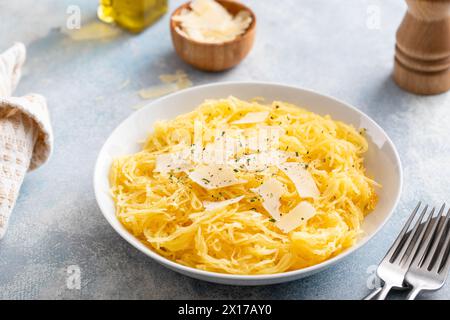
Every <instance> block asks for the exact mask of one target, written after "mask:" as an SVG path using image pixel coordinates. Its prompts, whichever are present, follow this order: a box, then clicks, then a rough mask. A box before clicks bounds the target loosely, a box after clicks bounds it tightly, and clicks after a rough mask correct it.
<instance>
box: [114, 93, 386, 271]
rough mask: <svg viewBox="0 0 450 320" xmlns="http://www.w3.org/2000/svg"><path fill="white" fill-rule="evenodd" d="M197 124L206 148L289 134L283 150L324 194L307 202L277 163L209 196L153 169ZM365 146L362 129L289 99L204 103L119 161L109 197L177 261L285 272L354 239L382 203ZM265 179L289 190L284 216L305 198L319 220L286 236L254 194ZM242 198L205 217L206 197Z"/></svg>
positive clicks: (134, 228)
mask: <svg viewBox="0 0 450 320" xmlns="http://www.w3.org/2000/svg"><path fill="white" fill-rule="evenodd" d="M264 111H265V112H268V117H267V118H266V119H265V121H264V122H263V123H258V124H256V123H255V124H250V123H249V124H244V125H234V124H232V122H233V121H235V120H237V119H240V118H242V116H243V115H245V114H247V113H250V112H264ZM196 121H197V122H200V123H201V125H202V128H203V136H202V139H203V141H204V142H205V143H206V142H213V141H215V139H217V138H218V137H217V131H218V129H223V128H231V129H233V128H234V129H242V128H244V129H252V128H253V129H254V128H257V127H258V126H261V125H263V126H273V127H281V128H283V129H284V131H283V133H282V135H281V136H280V139H279V144H278V149H279V150H280V151H282V152H286V153H289V154H290V155H291V157H292V158H291V160H290V161H297V162H302V163H304V164H306V168H307V170H308V172H309V173H310V174H311V176H312V177H313V179H314V181H315V183H316V185H317V188H318V189H319V191H320V196H319V197H317V198H314V199H313V198H310V199H305V198H302V197H301V195H299V194H298V192H297V191H296V187H295V185H294V184H293V182H292V181H291V180H290V179H289V178H288V177H287V176H286V175H285V174H284V173H283V172H282V171H281V170H279V169H278V168H277V167H276V166H270V167H269V168H267V169H266V170H261V171H257V172H251V171H242V170H240V171H239V172H236V177H237V178H239V179H243V180H245V181H246V182H245V183H241V184H235V185H231V186H228V187H223V188H217V189H212V190H208V189H205V188H203V187H202V186H200V185H198V184H197V183H195V182H194V181H192V180H191V179H190V178H189V176H188V175H187V173H186V171H181V172H171V173H159V172H155V171H154V169H155V166H156V158H157V156H158V155H160V154H165V153H170V152H174V151H177V150H179V149H180V146H182V145H189V144H191V143H192V141H194V127H195V123H196ZM367 149H368V143H367V141H366V138H365V137H364V132H363V131H361V132H359V131H357V130H356V129H355V128H354V127H352V126H350V125H347V124H344V123H342V122H339V121H334V120H332V119H331V117H329V116H320V115H317V114H315V113H313V112H310V111H307V110H305V109H301V108H298V107H297V106H294V105H292V104H289V103H285V102H280V101H275V102H273V103H271V104H263V103H262V102H257V101H242V100H239V99H236V98H234V97H230V98H227V99H220V100H207V101H205V102H204V103H203V104H201V105H200V106H199V107H198V108H197V109H195V110H194V111H192V112H190V113H188V114H184V115H181V116H178V117H177V118H175V119H173V120H168V121H159V122H157V123H156V124H155V125H154V131H153V133H152V134H150V136H149V137H148V139H147V141H146V142H145V143H144V146H143V149H142V151H140V152H138V153H136V154H131V155H127V156H122V157H120V158H117V159H115V160H114V162H113V164H112V167H111V171H110V184H111V193H112V196H113V198H114V201H115V205H116V212H117V217H118V219H119V220H120V222H121V223H122V224H123V225H124V226H125V228H126V229H127V230H129V231H130V232H131V233H132V234H133V235H134V236H136V237H137V238H139V239H140V240H141V241H142V242H143V243H145V244H146V245H147V246H148V247H149V248H151V249H152V250H154V251H155V252H157V253H158V254H160V255H162V256H164V257H166V258H168V259H170V260H172V261H175V262H177V263H180V264H183V265H186V266H190V267H194V268H197V269H202V270H207V271H214V272H221V273H230V274H246V275H256V274H273V273H280V272H285V271H291V270H296V269H301V268H305V267H308V266H312V265H315V264H318V263H320V262H323V261H325V260H327V259H330V258H331V257H334V256H336V255H338V254H339V253H341V252H342V251H344V250H345V249H347V248H349V247H351V246H352V245H353V244H354V243H355V241H356V239H357V237H358V236H359V235H360V233H361V227H360V226H361V223H362V221H363V220H364V217H365V215H367V214H368V213H369V212H370V211H372V210H373V209H374V207H375V205H376V202H377V196H376V193H375V186H378V185H377V183H376V182H375V181H374V180H372V179H370V178H369V177H367V175H366V172H365V168H364V163H363V155H364V153H365V152H366V151H367ZM236 171H237V170H236ZM268 178H276V179H277V180H279V181H280V182H281V183H282V184H283V185H285V186H286V192H285V193H284V194H283V195H282V196H281V198H280V212H281V214H282V215H283V214H285V213H287V212H289V211H290V210H292V209H293V208H294V207H296V206H297V205H298V204H299V203H300V202H301V201H308V202H309V203H310V204H312V205H313V206H314V208H315V210H316V214H315V215H314V216H313V217H312V218H311V219H309V220H308V221H307V223H304V224H302V225H300V226H299V227H297V228H295V229H294V230H292V231H290V232H288V233H283V232H282V231H281V230H280V229H279V228H277V226H276V225H275V224H274V220H273V219H272V217H271V216H270V214H269V213H268V212H267V211H266V210H265V209H264V207H263V206H262V201H261V199H260V197H258V196H257V195H255V193H254V192H252V191H251V189H252V188H256V187H258V186H260V185H261V184H262V183H263V182H264V181H265V180H267V179H268ZM239 196H244V198H243V199H242V200H240V201H239V202H237V203H233V204H231V205H228V206H226V207H221V208H217V209H213V210H209V211H208V210H205V208H204V206H203V201H223V200H227V199H233V198H236V197H239Z"/></svg>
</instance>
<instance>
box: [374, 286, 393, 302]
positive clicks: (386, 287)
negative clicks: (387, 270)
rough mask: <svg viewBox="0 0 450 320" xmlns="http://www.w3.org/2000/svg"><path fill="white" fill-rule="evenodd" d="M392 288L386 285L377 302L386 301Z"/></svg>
mask: <svg viewBox="0 0 450 320" xmlns="http://www.w3.org/2000/svg"><path fill="white" fill-rule="evenodd" d="M391 289H392V286H388V285H387V284H386V283H385V284H384V287H383V288H382V289H381V291H380V293H379V294H378V296H377V297H376V300H385V299H386V297H387V295H388V293H389V291H391Z"/></svg>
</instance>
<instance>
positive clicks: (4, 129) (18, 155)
mask: <svg viewBox="0 0 450 320" xmlns="http://www.w3.org/2000/svg"><path fill="white" fill-rule="evenodd" d="M25 56H26V50H25V46H24V45H23V44H21V43H16V44H15V45H14V46H12V47H11V48H10V49H8V50H7V51H5V52H4V53H3V54H1V55H0V238H2V237H3V235H4V234H5V231H6V227H7V225H8V220H9V217H10V215H11V211H12V209H13V207H14V204H15V202H16V199H17V196H18V194H19V190H20V186H21V185H22V182H23V179H24V177H25V174H26V173H27V171H29V170H33V169H35V168H37V167H39V166H40V165H42V164H43V163H44V162H46V161H47V159H48V158H49V156H50V154H51V151H52V147H53V134H52V129H51V125H50V118H49V115H48V110H47V103H46V101H45V98H44V97H42V96H40V95H37V94H28V95H26V96H23V97H12V96H11V95H12V93H13V91H14V89H15V88H16V86H17V84H18V82H19V80H20V75H21V69H22V65H23V64H24V62H25Z"/></svg>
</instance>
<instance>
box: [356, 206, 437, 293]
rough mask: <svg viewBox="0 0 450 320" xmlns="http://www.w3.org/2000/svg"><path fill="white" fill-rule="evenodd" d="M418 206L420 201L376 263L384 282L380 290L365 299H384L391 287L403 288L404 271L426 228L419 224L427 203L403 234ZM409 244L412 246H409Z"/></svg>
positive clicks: (430, 214)
mask: <svg viewBox="0 0 450 320" xmlns="http://www.w3.org/2000/svg"><path fill="white" fill-rule="evenodd" d="M420 206H421V202H419V203H418V204H417V206H416V208H415V209H414V211H413V212H412V213H411V216H410V217H409V218H408V221H406V223H405V225H404V227H403V229H402V231H401V232H400V234H399V235H398V237H397V239H396V240H395V242H394V244H393V245H392V246H391V248H390V249H389V251H388V253H387V254H386V256H385V257H384V258H383V260H382V261H381V262H380V264H379V265H378V268H377V275H378V277H379V278H380V279H381V280H383V282H384V286H383V288H382V289H381V290H380V289H378V290H375V291H374V292H372V293H371V294H369V295H368V296H367V297H365V298H364V299H365V300H371V299H372V298H374V296H376V299H377V300H384V299H386V296H387V295H388V293H389V291H391V289H392V288H405V285H404V282H405V276H406V273H407V271H408V268H409V266H410V264H411V262H412V260H413V257H414V256H415V254H416V252H417V250H418V247H419V244H420V242H421V240H422V238H423V235H424V233H425V229H426V228H420V225H421V222H422V220H423V217H424V215H425V213H426V212H427V210H428V205H426V206H425V208H424V209H423V210H422V212H421V213H420V216H419V218H418V219H417V221H416V223H415V225H414V227H413V228H412V229H411V231H410V232H409V235H408V236H405V234H406V232H407V231H408V229H409V227H410V225H411V222H412V221H413V220H414V218H415V217H416V214H417V212H418V211H419V208H420ZM434 210H435V209H434V208H433V209H432V210H431V212H430V213H429V215H428V219H427V220H428V221H430V220H431V219H432V216H433V214H434ZM443 210H444V209H443V207H442V208H441V211H443ZM410 245H411V246H412V247H411V248H410Z"/></svg>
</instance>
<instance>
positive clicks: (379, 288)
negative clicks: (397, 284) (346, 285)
mask: <svg viewBox="0 0 450 320" xmlns="http://www.w3.org/2000/svg"><path fill="white" fill-rule="evenodd" d="M380 291H381V287H378V288H375V289H373V290H372V292H371V293H369V294H368V295H367V296H365V297H364V299H363V300H373V298H375V297H376V296H377V295H378V294H379V293H380Z"/></svg>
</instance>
